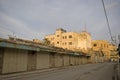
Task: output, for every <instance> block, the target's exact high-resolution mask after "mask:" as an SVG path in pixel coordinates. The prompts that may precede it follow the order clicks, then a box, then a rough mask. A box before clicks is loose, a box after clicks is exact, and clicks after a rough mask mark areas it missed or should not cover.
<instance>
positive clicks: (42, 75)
mask: <svg viewBox="0 0 120 80" xmlns="http://www.w3.org/2000/svg"><path fill="white" fill-rule="evenodd" d="M113 73H114V63H97V64H86V65H80V66H70V67H66V68H64V69H56V70H51V71H45V72H35V73H27V74H22V73H21V74H19V75H15V74H14V76H9V75H13V74H8V75H2V76H0V80H112V76H113V75H114V74H113Z"/></svg>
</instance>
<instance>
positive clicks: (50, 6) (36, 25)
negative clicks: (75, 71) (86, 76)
mask: <svg viewBox="0 0 120 80" xmlns="http://www.w3.org/2000/svg"><path fill="white" fill-rule="evenodd" d="M104 2H105V7H106V10H107V14H108V18H109V22H110V27H111V30H112V35H113V36H116V37H117V35H118V34H120V0H104ZM85 25H86V30H87V31H88V32H90V33H91V35H92V38H93V39H104V40H110V36H109V33H108V32H109V31H108V27H107V24H106V18H105V14H104V10H103V6H102V1H101V0H0V37H2V38H7V37H8V35H13V33H15V35H16V36H17V37H19V38H25V39H33V38H38V39H43V38H44V36H45V35H48V34H53V33H54V32H55V30H56V29H57V28H63V29H65V30H67V31H76V32H81V31H82V30H84V29H85Z"/></svg>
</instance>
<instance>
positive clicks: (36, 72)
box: [0, 66, 76, 78]
mask: <svg viewBox="0 0 120 80" xmlns="http://www.w3.org/2000/svg"><path fill="white" fill-rule="evenodd" d="M74 67H76V66H65V67H56V68H48V69H41V70H35V71H24V72H19V73H10V74H2V75H0V78H6V77H15V76H23V75H29V74H38V73H42V72H48V71H55V70H60V69H71V68H74Z"/></svg>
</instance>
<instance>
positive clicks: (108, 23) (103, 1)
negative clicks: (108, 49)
mask: <svg viewBox="0 0 120 80" xmlns="http://www.w3.org/2000/svg"><path fill="white" fill-rule="evenodd" d="M102 4H103V8H104V12H105V17H106V21H107V26H108V30H109V34H110V37H111V40H112V41H114V40H113V38H112V32H111V28H110V24H109V20H108V16H107V12H106V9H105V4H104V1H103V0H102Z"/></svg>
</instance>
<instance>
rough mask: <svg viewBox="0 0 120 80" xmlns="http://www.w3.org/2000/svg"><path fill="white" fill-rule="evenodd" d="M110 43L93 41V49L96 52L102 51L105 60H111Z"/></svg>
mask: <svg viewBox="0 0 120 80" xmlns="http://www.w3.org/2000/svg"><path fill="white" fill-rule="evenodd" d="M109 45H110V43H109V42H108V41H106V40H93V41H92V49H93V50H94V51H102V52H103V54H104V57H105V60H109V59H110V48H109Z"/></svg>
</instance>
